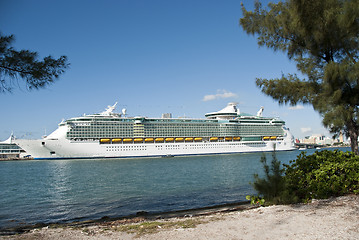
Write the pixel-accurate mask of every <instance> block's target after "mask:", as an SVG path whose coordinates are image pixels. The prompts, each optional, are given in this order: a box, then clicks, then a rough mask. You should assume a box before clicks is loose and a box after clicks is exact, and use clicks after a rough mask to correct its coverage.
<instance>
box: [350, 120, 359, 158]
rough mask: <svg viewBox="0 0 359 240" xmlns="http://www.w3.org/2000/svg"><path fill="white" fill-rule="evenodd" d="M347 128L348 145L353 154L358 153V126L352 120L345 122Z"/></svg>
mask: <svg viewBox="0 0 359 240" xmlns="http://www.w3.org/2000/svg"><path fill="white" fill-rule="evenodd" d="M347 128H348V134H349V138H350V146H351V148H352V151H353V152H354V153H355V155H359V150H358V129H359V126H358V125H357V124H356V123H355V122H354V121H353V120H351V121H349V123H348V124H347Z"/></svg>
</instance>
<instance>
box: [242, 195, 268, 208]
mask: <svg viewBox="0 0 359 240" xmlns="http://www.w3.org/2000/svg"><path fill="white" fill-rule="evenodd" d="M246 199H247V200H248V201H250V202H251V205H260V206H264V203H265V202H266V201H265V199H264V198H261V197H259V196H250V195H247V196H246Z"/></svg>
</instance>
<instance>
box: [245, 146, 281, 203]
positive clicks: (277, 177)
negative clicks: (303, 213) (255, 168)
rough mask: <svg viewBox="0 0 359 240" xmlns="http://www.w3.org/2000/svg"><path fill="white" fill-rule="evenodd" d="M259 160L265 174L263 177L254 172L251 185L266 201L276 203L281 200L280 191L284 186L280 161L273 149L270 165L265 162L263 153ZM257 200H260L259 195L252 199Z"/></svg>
mask: <svg viewBox="0 0 359 240" xmlns="http://www.w3.org/2000/svg"><path fill="white" fill-rule="evenodd" d="M261 162H262V164H263V169H264V174H265V176H264V178H261V177H259V175H258V174H255V175H254V180H255V181H254V183H252V185H253V187H254V189H255V190H256V191H257V192H258V193H259V194H260V195H261V196H263V198H264V199H265V200H266V201H268V202H270V203H278V202H280V201H281V200H280V193H281V192H283V191H284V187H285V182H284V177H283V172H284V169H282V168H281V162H280V161H279V160H278V159H277V156H276V153H275V151H273V154H272V162H271V165H270V166H269V165H268V164H267V158H266V156H265V155H264V154H263V156H262V158H261ZM258 200H260V198H259V197H257V198H256V197H254V199H253V201H254V202H257V201H258ZM251 201H252V200H251ZM263 203H264V202H263Z"/></svg>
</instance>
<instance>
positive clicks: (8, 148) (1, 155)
mask: <svg viewBox="0 0 359 240" xmlns="http://www.w3.org/2000/svg"><path fill="white" fill-rule="evenodd" d="M14 140H15V137H14V135H13V134H11V135H10V137H9V138H8V139H7V140H5V141H3V142H0V159H1V160H9V159H19V158H21V157H23V155H24V153H25V151H24V150H23V149H21V148H20V147H19V146H18V145H16V144H15V143H14V142H13V141H14Z"/></svg>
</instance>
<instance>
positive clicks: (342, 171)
mask: <svg viewBox="0 0 359 240" xmlns="http://www.w3.org/2000/svg"><path fill="white" fill-rule="evenodd" d="M285 167H286V170H285V181H286V188H287V190H288V192H290V193H291V194H293V195H295V196H297V197H298V199H300V200H301V201H306V200H307V199H312V198H319V199H321V198H328V197H331V196H340V195H344V194H348V193H359V156H356V155H355V154H353V153H352V152H341V151H337V150H335V151H321V152H315V153H314V154H312V155H308V156H307V155H305V154H304V153H301V154H300V155H299V156H298V157H297V159H296V161H294V162H292V164H291V165H285Z"/></svg>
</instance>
